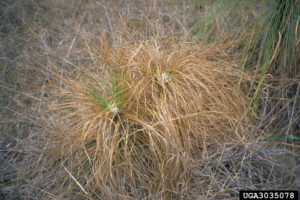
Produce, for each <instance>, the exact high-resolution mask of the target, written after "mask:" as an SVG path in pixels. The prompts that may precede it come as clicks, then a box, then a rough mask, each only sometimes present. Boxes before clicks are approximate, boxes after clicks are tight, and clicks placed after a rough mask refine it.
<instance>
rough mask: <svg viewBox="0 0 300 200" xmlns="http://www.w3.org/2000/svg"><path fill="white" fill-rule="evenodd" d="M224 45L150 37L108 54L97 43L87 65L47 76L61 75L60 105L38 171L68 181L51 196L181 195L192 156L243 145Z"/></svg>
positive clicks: (235, 76)
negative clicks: (221, 146) (213, 148)
mask: <svg viewBox="0 0 300 200" xmlns="http://www.w3.org/2000/svg"><path fill="white" fill-rule="evenodd" d="M224 45H225V44H221V45H217V46H212V45H207V44H204V43H200V44H197V45H196V44H193V43H189V42H185V41H182V42H176V43H175V42H174V41H173V38H169V39H160V40H159V39H155V38H152V39H150V40H142V41H135V42H133V40H129V41H128V40H127V41H125V40H120V45H118V46H116V47H110V46H109V45H107V43H106V41H105V40H103V41H102V46H101V48H100V49H99V48H98V49H97V51H96V50H95V52H93V55H94V58H93V59H94V61H95V62H94V64H93V65H92V66H85V65H77V66H75V67H74V66H73V67H71V66H70V68H69V72H68V71H67V72H65V73H64V76H61V75H60V74H59V73H57V72H55V71H56V70H50V72H51V73H53V74H54V75H55V76H56V78H57V81H54V82H53V88H54V89H52V90H51V91H50V93H51V95H50V96H55V98H57V97H56V96H57V95H58V96H60V97H61V100H60V101H58V102H56V103H55V104H54V105H51V107H49V109H50V110H52V111H53V112H55V113H57V116H56V120H57V124H56V125H55V128H54V127H53V128H51V129H48V130H47V131H45V133H44V134H46V136H45V137H47V138H50V139H49V140H48V141H47V142H48V143H47V145H46V146H45V147H44V150H43V152H47V158H46V159H45V161H44V162H45V163H43V165H44V167H45V166H47V167H49V168H50V167H51V168H53V167H54V168H55V169H57V170H58V171H59V172H56V173H58V174H64V175H62V176H58V175H56V178H55V179H54V180H55V182H54V183H53V184H51V185H52V187H54V188H51V192H53V193H57V194H64V193H65V194H64V195H67V194H68V193H69V192H72V194H73V195H74V190H75V191H76V190H77V189H78V190H79V193H80V195H83V196H86V197H89V198H95V197H96V196H97V195H100V196H99V197H100V198H104V199H119V198H121V197H122V198H125V199H126V198H130V197H132V198H143V197H155V196H157V197H162V198H164V199H168V198H175V197H179V196H180V194H183V193H184V192H183V191H184V190H186V188H189V185H190V180H191V179H192V177H193V174H194V173H195V166H194V162H195V160H194V159H193V156H195V153H196V152H200V151H202V154H201V155H196V156H197V157H203V158H205V157H206V156H207V149H209V148H210V147H211V146H217V145H218V144H222V143H228V142H229V143H235V142H238V143H241V142H243V141H245V133H247V132H246V131H245V128H246V127H247V126H246V125H245V122H246V119H242V118H241V117H242V116H243V115H242V114H243V112H244V109H245V108H246V106H245V100H246V98H245V95H244V94H243V92H242V91H241V90H240V89H239V87H238V80H239V77H240V76H241V74H240V72H238V71H236V70H235V69H234V68H233V66H235V64H236V63H235V62H236V60H235V58H233V57H232V56H231V57H230V56H229V55H228V54H226V52H225V50H224V49H226V46H224ZM88 49H93V48H92V47H90V46H89V48H88ZM54 69H57V70H58V68H55V67H54ZM61 81H63V85H64V86H63V87H61V88H60V87H59V86H60V85H61V84H60V83H61ZM51 101H52V100H50V102H49V103H51ZM38 164H42V163H39V161H38V163H37V165H38ZM50 171H51V173H52V170H50ZM33 173H41V172H38V171H35V172H33ZM45 173H46V174H47V173H49V172H45ZM60 183H64V184H63V185H62V184H60ZM59 191H60V192H59ZM62 191H64V192H62ZM61 192H62V193H61ZM64 195H63V196H64ZM72 197H73V196H72Z"/></svg>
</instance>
